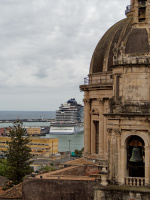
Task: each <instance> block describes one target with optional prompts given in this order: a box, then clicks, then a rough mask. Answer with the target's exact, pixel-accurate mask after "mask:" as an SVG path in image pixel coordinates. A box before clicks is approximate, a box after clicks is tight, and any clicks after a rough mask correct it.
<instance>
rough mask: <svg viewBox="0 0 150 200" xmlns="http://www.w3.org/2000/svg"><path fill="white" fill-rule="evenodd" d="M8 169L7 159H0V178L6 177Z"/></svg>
mask: <svg viewBox="0 0 150 200" xmlns="http://www.w3.org/2000/svg"><path fill="white" fill-rule="evenodd" d="M8 168H9V166H8V164H7V159H0V176H6V171H7V170H8Z"/></svg>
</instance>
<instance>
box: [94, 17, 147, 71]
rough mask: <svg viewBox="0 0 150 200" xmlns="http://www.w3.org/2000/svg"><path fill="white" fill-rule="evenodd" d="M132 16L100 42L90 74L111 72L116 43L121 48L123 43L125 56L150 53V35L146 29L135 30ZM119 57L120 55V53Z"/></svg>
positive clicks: (117, 25)
mask: <svg viewBox="0 0 150 200" xmlns="http://www.w3.org/2000/svg"><path fill="white" fill-rule="evenodd" d="M132 20H133V18H132V16H130V17H128V18H125V19H123V20H121V21H119V22H118V23H116V24H115V25H114V26H112V27H111V28H110V29H109V30H108V31H107V32H106V33H105V34H104V36H103V37H102V39H101V40H100V41H99V43H98V45H97V47H96V48H95V51H94V53H93V56H92V60H91V65H90V74H92V73H97V72H103V71H111V67H110V66H112V65H113V55H114V54H113V49H114V45H115V43H116V44H117V47H118V48H119V47H120V46H121V43H122V42H123V44H124V47H125V54H146V53H149V43H148V33H147V29H146V28H134V27H133V26H132ZM118 56H119V53H118Z"/></svg>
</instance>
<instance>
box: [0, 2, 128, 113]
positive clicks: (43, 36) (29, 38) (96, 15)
mask: <svg viewBox="0 0 150 200" xmlns="http://www.w3.org/2000/svg"><path fill="white" fill-rule="evenodd" d="M129 3H130V1H129V0H122V1H119V0H115V1H112V0H108V1H107V2H106V3H105V2H104V1H99V0H93V1H91V0H86V1H85V0H71V1H70V0H56V1H54V0H13V1H12V0H1V1H0V81H1V85H0V90H1V94H2V98H1V107H0V110H55V109H57V108H58V106H59V105H60V104H61V103H63V102H65V101H66V100H67V98H71V97H76V98H77V99H78V100H80V102H81V101H82V98H83V93H80V91H79V85H80V84H83V78H84V77H85V76H87V74H88V72H89V66H90V60H91V57H92V54H93V51H94V48H95V47H96V45H97V43H98V41H99V40H100V38H101V37H102V35H103V34H104V33H105V32H106V30H107V29H108V28H109V27H110V26H112V25H113V24H114V23H116V22H117V21H119V20H121V19H122V18H124V17H125V15H124V11H125V7H126V6H127V4H129ZM9 99H11V103H10V101H9Z"/></svg>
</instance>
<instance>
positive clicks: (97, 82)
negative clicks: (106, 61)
mask: <svg viewBox="0 0 150 200" xmlns="http://www.w3.org/2000/svg"><path fill="white" fill-rule="evenodd" d="M112 86H113V79H111V72H110V73H108V72H107V73H98V74H90V75H89V76H88V77H85V78H84V85H80V89H81V91H85V90H88V89H92V88H112Z"/></svg>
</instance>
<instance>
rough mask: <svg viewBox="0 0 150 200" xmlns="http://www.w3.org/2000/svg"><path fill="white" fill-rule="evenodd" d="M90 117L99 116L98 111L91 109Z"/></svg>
mask: <svg viewBox="0 0 150 200" xmlns="http://www.w3.org/2000/svg"><path fill="white" fill-rule="evenodd" d="M91 114H92V115H99V110H98V109H97V108H93V109H92V111H91Z"/></svg>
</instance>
